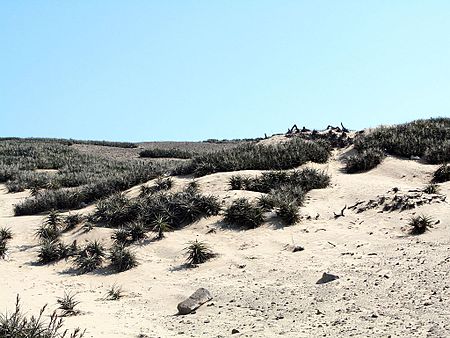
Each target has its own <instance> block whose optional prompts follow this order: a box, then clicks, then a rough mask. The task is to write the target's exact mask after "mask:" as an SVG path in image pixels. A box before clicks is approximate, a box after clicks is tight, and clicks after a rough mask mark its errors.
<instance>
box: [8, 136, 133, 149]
mask: <svg viewBox="0 0 450 338" xmlns="http://www.w3.org/2000/svg"><path fill="white" fill-rule="evenodd" d="M0 141H20V142H29V143H59V144H62V145H66V146H71V145H73V144H87V145H95V146H105V147H115V148H137V145H136V144H135V143H131V142H116V141H96V140H75V139H64V138H47V137H45V138H41V137H25V138H22V137H0Z"/></svg>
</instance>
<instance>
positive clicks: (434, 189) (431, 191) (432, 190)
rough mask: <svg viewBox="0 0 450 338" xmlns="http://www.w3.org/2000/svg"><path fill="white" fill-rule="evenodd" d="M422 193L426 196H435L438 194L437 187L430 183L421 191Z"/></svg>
mask: <svg viewBox="0 0 450 338" xmlns="http://www.w3.org/2000/svg"><path fill="white" fill-rule="evenodd" d="M423 192H424V193H426V194H437V193H438V192H439V186H438V185H437V184H434V183H430V184H428V185H427V186H426V187H425V188H424V189H423Z"/></svg>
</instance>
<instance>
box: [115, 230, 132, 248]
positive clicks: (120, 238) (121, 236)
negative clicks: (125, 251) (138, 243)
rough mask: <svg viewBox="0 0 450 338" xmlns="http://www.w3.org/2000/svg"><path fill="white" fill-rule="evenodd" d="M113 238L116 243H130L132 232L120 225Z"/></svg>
mask: <svg viewBox="0 0 450 338" xmlns="http://www.w3.org/2000/svg"><path fill="white" fill-rule="evenodd" d="M111 238H112V239H113V240H114V243H115V244H120V245H128V244H129V243H130V242H131V238H130V232H129V231H128V229H127V228H125V227H120V228H118V229H116V230H115V231H114V233H113V234H112V236H111Z"/></svg>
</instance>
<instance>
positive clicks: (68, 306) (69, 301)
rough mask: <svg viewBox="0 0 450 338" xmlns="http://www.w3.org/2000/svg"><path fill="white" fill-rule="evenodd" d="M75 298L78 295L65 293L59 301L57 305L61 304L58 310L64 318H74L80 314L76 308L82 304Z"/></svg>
mask: <svg viewBox="0 0 450 338" xmlns="http://www.w3.org/2000/svg"><path fill="white" fill-rule="evenodd" d="M75 296H76V294H72V293H71V292H66V291H64V295H63V296H62V297H60V298H58V299H57V303H58V304H59V306H58V310H61V312H62V316H63V317H65V316H74V315H77V314H78V313H79V311H78V310H76V309H75V307H76V306H78V305H79V304H80V302H79V301H78V300H77V299H76V298H75Z"/></svg>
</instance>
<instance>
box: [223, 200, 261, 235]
mask: <svg viewBox="0 0 450 338" xmlns="http://www.w3.org/2000/svg"><path fill="white" fill-rule="evenodd" d="M224 221H225V222H226V223H228V224H231V225H236V226H238V227H242V228H246V229H251V228H256V227H258V226H259V225H261V224H262V223H263V222H264V215H263V210H262V209H261V208H260V207H258V206H254V205H252V204H251V203H250V202H249V201H248V200H246V199H245V198H239V199H237V200H235V201H233V203H232V204H231V205H230V206H229V207H228V208H227V209H226V210H225V218H224Z"/></svg>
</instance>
